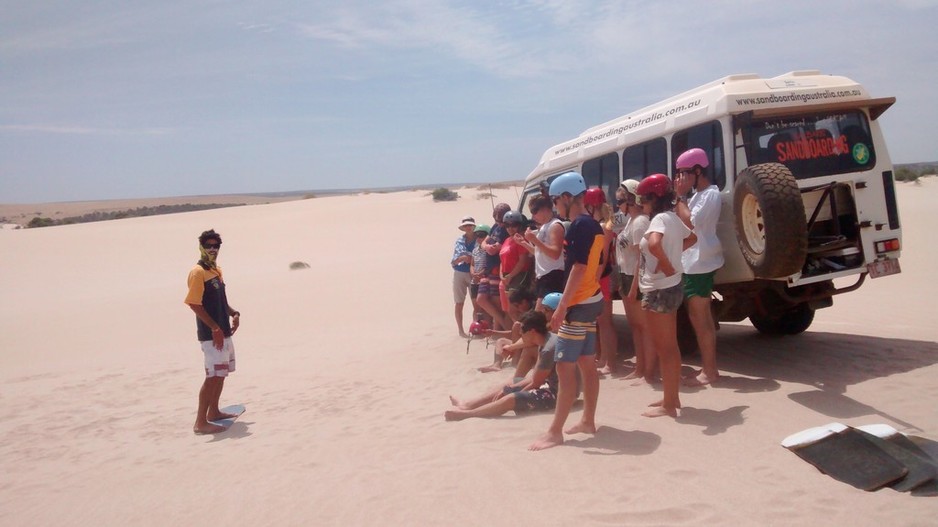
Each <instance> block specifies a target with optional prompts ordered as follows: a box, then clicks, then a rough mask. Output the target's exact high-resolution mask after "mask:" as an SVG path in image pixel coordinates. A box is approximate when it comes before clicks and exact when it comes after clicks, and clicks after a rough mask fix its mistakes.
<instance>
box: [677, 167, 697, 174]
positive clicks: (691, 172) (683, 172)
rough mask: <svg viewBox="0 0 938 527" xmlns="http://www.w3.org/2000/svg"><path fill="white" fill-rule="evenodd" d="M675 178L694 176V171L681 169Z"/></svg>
mask: <svg viewBox="0 0 938 527" xmlns="http://www.w3.org/2000/svg"><path fill="white" fill-rule="evenodd" d="M674 175H675V176H693V175H694V171H693V170H692V169H687V168H685V169H681V170H678V171H677V172H675V173H674Z"/></svg>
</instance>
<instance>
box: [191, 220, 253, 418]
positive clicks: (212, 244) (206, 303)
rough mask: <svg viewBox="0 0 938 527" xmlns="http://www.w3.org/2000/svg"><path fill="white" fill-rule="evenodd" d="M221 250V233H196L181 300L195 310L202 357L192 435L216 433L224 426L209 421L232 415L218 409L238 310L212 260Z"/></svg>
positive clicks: (231, 367) (228, 370)
mask: <svg viewBox="0 0 938 527" xmlns="http://www.w3.org/2000/svg"><path fill="white" fill-rule="evenodd" d="M219 249H221V235H220V234H218V233H217V232H215V231H214V230H208V231H205V232H203V233H202V234H201V235H200V236H199V251H200V253H201V258H200V259H199V261H198V263H197V264H196V265H195V267H193V268H192V270H191V271H189V279H188V284H189V292H188V294H187V295H186V299H185V303H186V304H187V305H188V306H189V308H190V309H192V311H193V312H194V313H195V320H196V331H197V335H198V338H199V342H200V343H201V345H202V353H203V355H204V356H205V381H204V382H203V383H202V389H201V390H199V406H198V410H197V411H196V414H195V426H193V427H192V430H193V432H195V433H196V434H216V433H218V432H222V431H224V430H226V429H225V427H223V426H219V425H216V424H212V423H211V422H210V421H218V420H221V419H227V418H229V417H235V416H234V415H231V414H227V413H224V412H222V411H221V410H220V409H219V408H218V401H219V399H220V398H221V392H222V389H223V388H224V386H225V377H227V376H228V374H229V373H231V372H233V371H235V351H234V343H233V342H232V341H231V336H232V335H234V333H235V331H237V330H238V326H239V324H240V322H241V313H239V312H238V311H237V310H235V309H234V308H232V307H231V306H230V305H229V304H228V296H227V295H226V293H225V281H224V279H223V278H222V272H221V268H220V267H218V265H217V264H216V263H215V261H216V259H217V258H218V251H219Z"/></svg>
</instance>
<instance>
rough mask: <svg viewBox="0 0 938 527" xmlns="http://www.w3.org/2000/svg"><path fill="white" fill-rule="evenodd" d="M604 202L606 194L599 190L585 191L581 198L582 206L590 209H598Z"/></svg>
mask: <svg viewBox="0 0 938 527" xmlns="http://www.w3.org/2000/svg"><path fill="white" fill-rule="evenodd" d="M605 202H606V193H605V192H603V189H601V188H598V187H597V188H591V189H588V190H587V191H586V196H584V197H583V204H584V205H587V206H590V207H598V206H600V205H602V204H603V203H605Z"/></svg>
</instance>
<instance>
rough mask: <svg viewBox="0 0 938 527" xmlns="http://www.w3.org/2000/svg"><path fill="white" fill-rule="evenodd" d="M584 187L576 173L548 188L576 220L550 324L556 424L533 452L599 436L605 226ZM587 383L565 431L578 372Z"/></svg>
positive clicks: (566, 247)
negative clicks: (579, 409)
mask: <svg viewBox="0 0 938 527" xmlns="http://www.w3.org/2000/svg"><path fill="white" fill-rule="evenodd" d="M585 195H586V183H585V182H584V181H583V176H581V175H580V174H578V173H576V172H567V173H565V174H561V175H559V176H557V178H556V179H554V181H553V182H551V184H550V197H551V199H552V200H553V202H554V206H555V207H556V208H557V213H558V214H559V215H560V217H561V218H570V219H573V222H572V223H571V224H570V227H569V228H568V229H567V233H566V237H565V238H564V270H565V272H566V274H567V282H566V285H565V286H564V290H563V295H562V296H561V298H560V302H559V303H558V305H557V308H556V310H555V311H554V314H553V316H552V317H551V319H550V328H551V332H554V333H556V334H557V351H556V353H555V356H554V358H555V361H556V368H557V377H558V381H559V388H558V391H557V406H556V408H555V409H554V419H553V421H551V424H550V428H548V430H547V432H546V433H545V434H544V435H542V436H541V437H539V438H538V439H537V441H535V442H534V443H533V444H531V446H530V447H529V448H530V450H544V449H547V448H551V447H554V446H557V445H560V444H562V443H563V434H564V432H566V433H568V434H576V433H587V434H595V433H596V403H597V401H598V399H599V374H598V373H597V371H596V366H595V364H594V362H595V356H596V319H597V318H598V317H599V314H600V313H601V312H602V309H603V294H602V291H601V290H600V287H599V271H600V268H599V266H600V257H601V256H602V252H603V246H604V240H605V236H604V233H603V229H602V227H601V226H600V225H599V223H597V222H596V220H594V219H593V218H592V216H590V215H589V214H587V213H586V208H585V206H584V205H583V198H584V196H585ZM577 367H579V369H580V375H581V376H582V378H583V416H582V417H581V418H580V422H579V423H577V424H576V425H574V426H572V427H570V428H568V429H567V430H563V426H564V423H566V421H567V416H569V414H570V409H571V408H572V407H573V403H574V401H575V400H576V389H577V381H576V370H577Z"/></svg>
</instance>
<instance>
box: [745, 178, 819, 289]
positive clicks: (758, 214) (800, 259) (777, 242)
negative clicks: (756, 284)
mask: <svg viewBox="0 0 938 527" xmlns="http://www.w3.org/2000/svg"><path fill="white" fill-rule="evenodd" d="M733 213H734V217H735V218H736V240H737V241H738V242H739V248H740V250H741V251H742V253H743V257H744V258H745V259H746V262H747V263H748V264H749V267H750V268H751V269H752V272H753V274H755V276H756V278H784V277H786V276H789V275H792V274H794V273H797V272H799V271H800V270H801V268H802V266H803V265H804V261H805V257H806V256H807V252H808V231H807V219H806V216H805V212H804V202H803V201H802V200H801V191H800V190H799V189H798V183H797V181H795V177H794V176H792V175H791V171H789V170H788V167H786V166H785V165H783V164H781V163H765V164H761V165H753V166H751V167H749V168H747V169H745V170H743V171H742V172H740V174H739V177H738V178H737V179H736V186H735V189H734V198H733Z"/></svg>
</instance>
